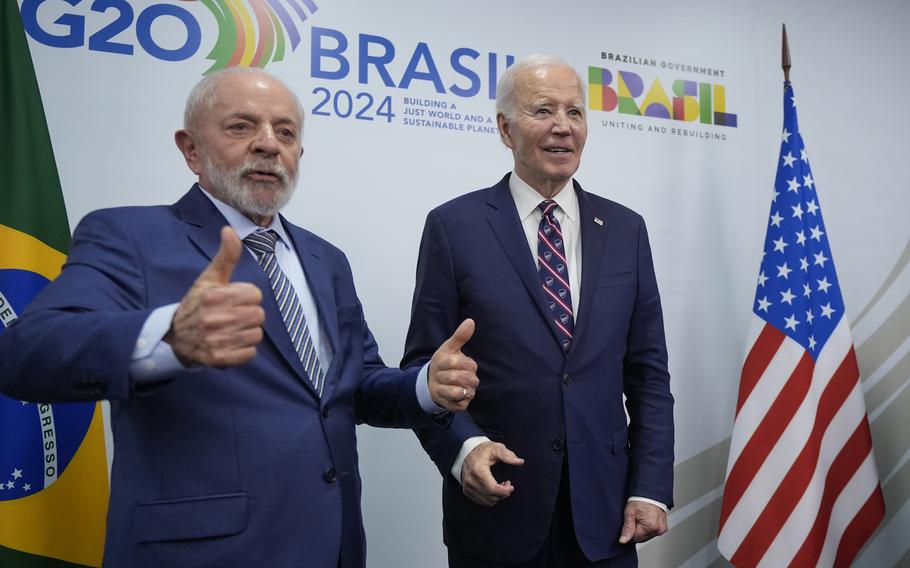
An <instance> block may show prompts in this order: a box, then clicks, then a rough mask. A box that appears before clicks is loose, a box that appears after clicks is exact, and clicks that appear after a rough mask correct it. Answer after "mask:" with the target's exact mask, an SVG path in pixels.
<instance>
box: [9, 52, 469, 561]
mask: <svg viewBox="0 0 910 568" xmlns="http://www.w3.org/2000/svg"><path fill="white" fill-rule="evenodd" d="M302 128H303V112H302V109H301V107H300V103H299V102H298V100H297V99H296V97H295V96H294V95H293V94H292V93H291V92H290V91H289V90H288V89H287V88H286V87H285V86H284V85H283V84H281V83H280V82H279V81H277V80H276V79H275V78H273V77H271V76H270V75H268V74H267V73H265V72H263V71H261V70H254V69H231V70H227V71H224V72H221V73H219V74H216V75H212V76H210V77H208V78H205V79H203V80H202V81H201V82H200V83H199V84H198V85H197V86H196V88H195V89H194V90H193V92H192V93H191V94H190V97H189V99H188V101H187V108H186V115H185V126H184V129H183V130H180V131H178V132H177V134H176V142H177V145H178V146H179V148H180V150H181V152H182V153H183V156H184V157H185V159H186V162H187V164H188V165H189V167H190V169H192V171H193V172H194V173H196V174H197V175H198V178H199V183H198V185H194V186H193V188H192V189H190V191H189V192H188V193H186V194H185V195H184V196H183V197H182V198H181V199H180V200H179V201H178V202H177V203H176V204H174V205H171V206H158V207H130V208H118V209H110V210H102V211H97V212H94V213H91V214H90V215H88V216H87V217H86V218H85V219H84V220H83V221H82V222H81V223H80V224H79V227H78V228H77V229H76V232H75V234H74V237H73V244H72V247H71V252H70V255H69V258H68V260H67V264H66V266H65V267H64V268H63V271H62V274H61V275H60V277H59V278H58V279H57V280H56V281H55V282H53V283H51V284H50V285H49V286H48V287H47V288H46V289H45V290H44V291H43V293H41V294H40V295H39V296H38V297H37V298H36V299H35V301H34V302H33V303H32V304H31V305H30V306H29V308H28V309H27V310H26V311H25V313H24V314H23V316H22V318H21V319H20V320H19V321H18V322H17V323H16V325H13V326H12V327H10V328H9V329H8V330H7V331H6V332H4V333H3V334H0V361H2V362H3V369H2V373H0V388H2V390H3V391H4V392H5V393H7V394H9V395H11V396H14V397H18V398H21V399H27V400H40V401H77V400H97V399H110V401H111V421H112V423H111V427H112V430H113V436H114V446H115V454H114V462H113V469H112V473H111V476H112V477H111V496H110V503H109V510H108V523H107V527H108V532H107V541H106V547H105V556H104V563H105V565H107V566H124V567H126V566H128V567H130V568H135V567H143V566H180V567H190V566H213V567H215V566H217V567H226V566H228V567H229V566H238V567H241V566H242V567H250V566H260V567H263V568H265V567H285V566H312V567H318V568H321V567H327V568H334V567H336V566H342V567H345V568H347V567H361V566H364V563H365V560H364V558H365V538H364V534H363V525H362V520H361V513H360V478H359V475H358V468H357V451H356V438H355V424H356V423H359V422H365V423H368V424H372V425H376V426H385V427H417V426H422V427H427V428H433V427H435V426H437V425H438V424H439V423H441V422H444V421H445V418H446V417H445V416H441V415H439V414H438V410H439V407H440V406H441V407H445V408H446V409H448V410H451V411H459V410H464V408H465V407H466V406H467V404H468V402H469V401H470V399H471V398H472V396H473V392H474V389H475V388H476V386H477V377H476V374H475V372H476V366H475V365H474V363H473V362H472V361H470V359H468V358H467V357H466V356H464V355H463V354H461V352H460V347H461V345H462V344H463V343H464V342H466V341H467V340H468V339H469V338H470V336H471V333H472V330H473V323H472V322H465V325H464V326H462V327H460V328H459V329H458V331H456V332H455V334H454V336H453V337H452V338H451V339H449V340H447V341H445V342H440V343H443V345H442V346H441V347H440V348H439V350H438V351H437V352H436V354H435V355H434V358H433V361H432V364H431V365H430V366H429V368H428V369H427V368H426V367H425V368H423V369H420V370H417V369H413V370H409V371H399V370H398V369H389V368H386V367H385V365H384V364H383V362H382V360H381V359H380V358H379V354H378V348H377V346H376V343H375V341H374V340H373V336H372V334H371V333H370V331H369V329H368V327H367V325H366V322H365V321H364V318H363V310H362V308H361V305H360V302H359V301H358V299H357V294H356V292H355V290H354V283H353V279H352V275H351V269H350V266H349V265H348V262H347V260H346V259H345V257H344V255H343V254H342V252H341V251H339V250H338V249H337V248H335V247H333V246H332V245H330V244H329V243H328V242H326V241H324V240H322V239H320V238H319V237H317V236H316V235H313V234H312V233H309V232H307V231H305V230H303V229H301V228H299V227H297V226H295V225H292V224H291V223H289V222H288V221H287V220H286V219H284V218H283V217H281V216H280V215H278V211H279V210H280V209H281V208H282V207H283V206H284V205H285V204H286V203H287V201H288V200H289V199H290V197H291V194H292V193H293V190H294V186H295V184H296V178H297V166H298V161H299V159H300V156H301V154H302V153H303V149H302V146H301V130H302ZM313 214H319V212H314V213H313ZM326 214H329V213H328V212H326ZM244 249H247V250H244ZM434 403H435V404H434Z"/></svg>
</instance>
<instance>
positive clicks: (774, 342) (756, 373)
mask: <svg viewBox="0 0 910 568" xmlns="http://www.w3.org/2000/svg"><path fill="white" fill-rule="evenodd" d="M786 337H787V335H786V334H785V333H784V332H782V331H781V330H779V329H777V328H776V327H774V326H773V325H769V324H765V327H764V328H763V329H762V330H761V333H760V334H759V335H758V338H757V339H756V340H755V343H753V344H752V349H750V350H749V355H748V356H747V357H746V361H745V362H744V363H743V372H742V375H741V376H740V378H739V398H738V399H737V401H736V415H737V416H738V415H739V410H740V409H741V408H742V407H743V404H745V403H746V399H748V398H749V395H750V394H752V390H753V389H754V388H755V385H757V384H758V380H759V379H760V378H761V376H762V375H763V374H764V373H765V369H767V368H768V364H770V363H771V359H773V358H774V354H775V353H777V350H778V349H780V345H781V343H783V342H784V339H785V338H786Z"/></svg>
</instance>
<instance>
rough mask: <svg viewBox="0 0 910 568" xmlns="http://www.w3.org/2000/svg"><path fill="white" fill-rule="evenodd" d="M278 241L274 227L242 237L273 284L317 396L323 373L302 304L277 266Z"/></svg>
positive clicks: (283, 315) (285, 320) (282, 313)
mask: <svg viewBox="0 0 910 568" xmlns="http://www.w3.org/2000/svg"><path fill="white" fill-rule="evenodd" d="M277 241H278V233H276V232H275V231H260V232H257V233H252V234H251V235H249V236H247V237H246V238H245V239H243V243H244V244H245V245H246V247H247V248H248V249H250V252H252V253H253V255H254V256H255V257H256V260H258V261H259V265H260V266H261V267H262V270H263V271H265V274H266V276H268V278H269V282H270V283H271V284H272V290H273V291H274V292H275V301H276V302H278V309H279V311H280V312H281V317H282V319H283V320H284V324H285V326H286V327H287V328H288V333H289V334H290V336H291V343H293V344H294V350H295V351H296V352H297V356H298V357H300V361H301V362H302V363H303V369H304V370H305V371H306V374H307V377H309V379H310V383H312V385H313V388H314V389H316V392H317V393H318V394H319V396H322V389H323V387H324V386H325V374H324V373H323V370H322V366H321V365H320V364H319V357H318V356H317V354H316V346H315V344H314V343H313V339H312V337H310V329H309V326H307V322H306V318H305V317H304V315H303V308H302V306H301V305H300V300H299V299H298V298H297V292H296V291H295V290H294V287H293V286H292V285H291V281H290V280H288V278H287V276H285V274H284V272H282V271H281V267H279V266H278V258H277V257H276V256H275V243H276V242H277Z"/></svg>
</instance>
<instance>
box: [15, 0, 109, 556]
mask: <svg viewBox="0 0 910 568" xmlns="http://www.w3.org/2000/svg"><path fill="white" fill-rule="evenodd" d="M2 3H3V7H2V8H0V124H2V125H3V126H4V128H3V135H2V136H0V156H2V157H3V158H2V159H3V167H2V168H0V323H2V324H3V325H0V333H3V332H4V330H5V329H6V328H7V327H8V326H9V325H10V324H11V323H12V322H13V321H15V319H16V318H17V317H18V314H21V313H22V310H23V309H24V308H25V306H26V305H27V304H28V303H29V301H31V299H32V298H33V297H34V296H35V294H37V293H38V291H39V290H41V288H43V287H44V286H45V285H47V283H48V282H50V281H51V280H53V279H54V278H55V277H56V276H57V274H59V273H60V268H61V266H62V265H63V261H64V260H65V259H66V252H67V250H68V247H69V240H70V230H69V223H68V222H67V218H66V207H65V205H64V202H63V193H62V192H61V190H60V179H59V177H58V175H57V166H56V164H55V163H54V153H53V149H52V147H51V140H50V135H49V134H48V129H47V121H46V120H45V117H44V107H43V105H42V103H41V93H40V91H39V90H38V81H37V79H36V78H35V70H34V68H33V67H32V59H31V55H30V53H29V49H28V43H27V42H26V39H25V32H24V30H23V28H22V19H21V17H20V15H19V6H18V2H15V1H13V0H3V2H2ZM2 368H3V361H0V372H2ZM64 380H65V379H64ZM107 498H108V481H107V460H106V459H105V449H104V431H103V425H102V418H101V405H100V404H97V403H78V404H72V403H71V404H35V403H31V402H24V401H19V400H14V399H11V398H7V397H5V396H3V395H0V566H3V568H70V567H75V566H100V565H101V557H102V553H103V549H104V522H105V515H106V513H107Z"/></svg>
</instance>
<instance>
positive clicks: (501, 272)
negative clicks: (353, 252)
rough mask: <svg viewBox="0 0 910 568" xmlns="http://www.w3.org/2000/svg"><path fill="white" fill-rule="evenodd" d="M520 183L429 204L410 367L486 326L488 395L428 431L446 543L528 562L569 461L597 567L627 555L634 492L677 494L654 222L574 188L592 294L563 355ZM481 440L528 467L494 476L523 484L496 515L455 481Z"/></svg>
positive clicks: (483, 364) (478, 347)
mask: <svg viewBox="0 0 910 568" xmlns="http://www.w3.org/2000/svg"><path fill="white" fill-rule="evenodd" d="M508 178H509V176H508V175H507V176H506V177H505V178H503V179H502V181H500V182H499V183H498V184H496V185H494V186H493V187H490V188H487V189H482V190H479V191H475V192H473V193H469V194H467V195H464V196H462V197H459V198H457V199H454V200H452V201H450V202H448V203H446V204H444V205H442V206H440V207H438V208H437V209H435V210H433V211H431V212H430V214H429V216H428V217H427V222H426V227H425V229H424V234H423V240H422V242H421V247H420V257H419V261H418V266H417V285H416V289H415V292H414V302H413V310H412V315H411V325H410V329H409V331H408V339H407V345H406V348H405V355H404V360H403V361H402V366H406V365H415V364H421V363H423V362H425V361H426V360H427V359H428V358H429V357H430V356H431V355H432V353H433V346H434V345H437V344H438V343H439V342H440V341H441V340H444V339H445V338H447V337H449V335H450V334H451V333H452V331H453V330H454V329H455V328H456V326H457V325H458V323H459V322H460V321H461V320H462V319H464V318H474V320H475V321H476V322H477V331H476V332H475V334H474V336H473V338H472V339H471V341H470V342H468V343H467V345H465V347H464V352H465V353H466V354H467V355H469V356H471V357H473V358H474V359H475V360H476V361H477V364H478V367H479V368H478V377H480V387H479V388H478V390H477V393H476V395H477V396H476V398H475V399H474V400H473V401H472V402H471V406H470V407H469V408H468V412H467V413H463V414H460V415H458V416H456V417H455V419H454V421H453V427H452V428H451V429H449V430H438V431H431V430H418V435H419V437H420V440H421V442H422V444H423V446H424V448H425V449H426V450H427V452H428V453H429V454H430V456H431V457H432V458H433V460H434V461H435V462H436V464H437V466H438V467H439V469H440V471H441V472H442V474H443V477H444V482H443V509H444V515H445V519H444V535H445V541H446V544H447V545H448V546H449V547H450V548H452V549H453V550H455V551H456V552H458V553H459V554H461V555H466V556H472V557H478V558H483V559H486V560H488V561H493V562H509V561H511V562H519V561H522V562H524V561H529V560H531V559H532V558H533V557H534V556H535V555H536V554H537V551H538V550H540V547H541V545H542V544H543V542H544V539H545V537H546V535H547V532H548V530H549V526H550V521H551V519H552V517H553V511H554V507H555V503H556V496H557V490H558V488H559V482H560V477H561V472H562V464H563V459H564V454H566V453H567V456H568V457H567V459H568V465H569V467H568V472H569V482H570V490H571V499H572V512H573V516H574V521H575V528H576V533H577V536H578V540H579V543H580V545H581V548H582V550H583V551H584V552H585V554H586V556H588V558H589V559H591V560H598V559H603V558H607V557H611V556H615V555H616V554H618V553H619V551H620V549H619V548H618V544H617V540H618V538H619V533H620V528H621V525H622V512H623V508H624V506H625V502H626V499H627V498H628V497H629V496H630V495H635V496H640V497H647V498H650V499H654V500H657V501H660V502H662V503H665V504H667V505H672V499H673V497H672V485H673V397H672V396H671V394H670V383H669V381H670V376H669V373H668V371H667V353H666V346H665V341H664V328H663V317H662V313H661V307H660V297H659V295H658V290H657V283H656V280H655V277H654V268H653V264H652V260H651V250H650V245H649V244H648V236H647V232H646V230H645V225H644V221H643V220H642V218H641V217H640V216H639V215H638V214H636V213H635V212H633V211H631V210H629V209H627V208H625V207H623V206H621V205H619V204H617V203H614V202H612V201H609V200H606V199H603V198H601V197H598V196H596V195H592V194H590V193H587V192H585V191H583V190H582V189H581V187H580V186H579V185H578V184H575V187H574V191H575V192H576V193H577V195H578V203H579V209H580V213H581V217H580V223H581V247H582V249H581V250H582V273H581V297H580V303H579V307H578V313H577V314H576V324H575V335H574V339H573V341H572V344H571V347H570V348H569V351H568V353H564V352H563V350H562V348H561V346H560V344H559V342H558V339H557V335H556V330H555V326H554V324H553V321H552V319H551V317H550V316H549V315H548V314H549V313H550V311H549V309H548V308H547V307H546V305H545V299H544V292H543V290H542V287H541V284H540V280H539V277H538V275H537V268H536V265H535V261H534V259H533V257H532V256H531V252H530V250H529V248H528V243H527V239H526V237H525V234H524V232H523V230H522V227H521V221H520V220H519V217H518V212H517V211H516V208H515V203H514V201H513V200H512V197H511V195H510V193H509V186H508ZM568 190H569V191H571V190H572V189H571V188H569V189H568ZM623 395H625V397H626V404H625V408H624V407H623ZM626 411H628V414H629V422H628V424H627V421H626ZM474 435H486V436H488V437H489V438H490V439H492V440H493V441H498V442H502V443H504V444H505V445H506V446H508V447H509V448H510V449H512V450H513V451H515V453H517V454H518V455H519V456H520V457H522V458H524V459H525V460H526V462H525V464H524V465H523V466H520V467H503V466H501V465H500V466H496V467H494V475H497V477H498V479H500V480H502V479H510V480H512V482H513V484H514V485H515V487H516V489H515V492H514V493H513V494H512V495H511V496H510V497H508V498H507V499H505V500H503V501H501V502H500V503H499V504H497V505H495V506H493V507H489V508H488V507H482V506H480V505H476V504H474V503H473V502H471V501H470V500H468V499H467V498H466V497H465V496H464V495H463V494H462V490H461V486H460V485H459V483H458V481H457V480H456V479H455V478H454V477H453V476H452V475H451V474H450V473H449V469H450V468H451V466H452V463H453V461H454V459H455V456H456V454H457V453H458V451H459V449H460V448H461V445H462V442H463V441H464V440H466V439H467V438H468V437H470V436H474Z"/></svg>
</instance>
